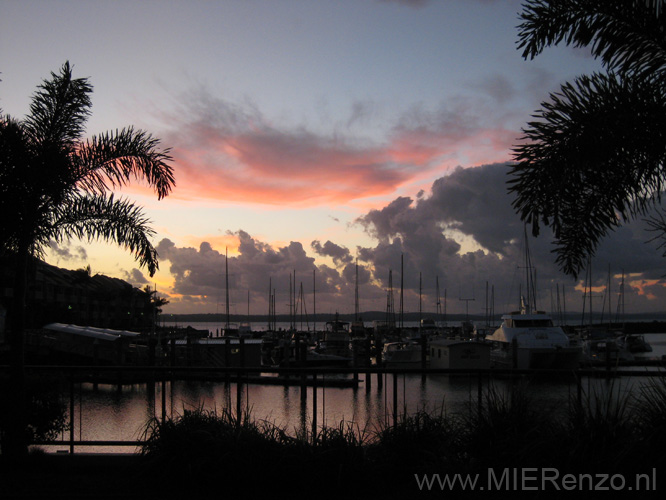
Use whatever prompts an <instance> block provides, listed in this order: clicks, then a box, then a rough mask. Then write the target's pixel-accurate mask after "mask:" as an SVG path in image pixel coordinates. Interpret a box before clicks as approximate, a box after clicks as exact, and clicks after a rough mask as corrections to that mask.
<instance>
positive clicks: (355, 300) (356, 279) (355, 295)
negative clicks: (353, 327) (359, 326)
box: [354, 259, 359, 321]
mask: <svg viewBox="0 0 666 500" xmlns="http://www.w3.org/2000/svg"><path fill="white" fill-rule="evenodd" d="M358 317H359V310H358V259H356V278H355V282H354V320H356V321H358Z"/></svg>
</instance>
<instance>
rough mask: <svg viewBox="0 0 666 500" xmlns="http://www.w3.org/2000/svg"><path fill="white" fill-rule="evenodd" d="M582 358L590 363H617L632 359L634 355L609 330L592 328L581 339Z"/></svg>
mask: <svg viewBox="0 0 666 500" xmlns="http://www.w3.org/2000/svg"><path fill="white" fill-rule="evenodd" d="M583 360H584V362H585V363H587V364H590V365H596V364H602V363H611V364H617V363H618V362H623V363H626V362H630V361H633V360H634V355H633V354H632V353H631V352H629V351H628V350H627V349H626V348H625V346H624V345H623V344H621V343H620V342H618V339H617V338H616V337H615V336H614V335H613V334H612V333H611V332H607V331H605V330H592V331H590V332H587V334H586V335H585V338H584V340H583Z"/></svg>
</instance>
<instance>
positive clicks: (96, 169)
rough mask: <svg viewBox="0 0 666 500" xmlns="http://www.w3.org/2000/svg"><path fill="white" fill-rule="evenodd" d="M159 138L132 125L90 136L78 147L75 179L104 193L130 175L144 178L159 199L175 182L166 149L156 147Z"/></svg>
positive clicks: (89, 189) (87, 187) (130, 177)
mask: <svg viewBox="0 0 666 500" xmlns="http://www.w3.org/2000/svg"><path fill="white" fill-rule="evenodd" d="M158 146H159V140H158V139H155V138H154V137H153V136H152V135H150V134H148V133H147V132H144V131H142V130H135V129H134V128H133V127H129V128H125V129H122V130H120V131H119V130H116V131H115V132H114V133H106V134H102V135H100V136H93V137H92V138H91V139H90V140H88V141H86V142H85V143H84V144H82V145H81V147H80V148H79V150H78V152H77V155H76V158H75V161H76V163H77V168H78V172H77V180H78V184H79V186H80V187H82V188H83V189H85V190H87V191H91V192H97V193H100V194H103V193H105V192H106V191H107V190H108V189H109V188H113V187H120V186H124V185H125V184H127V183H129V182H130V180H131V179H132V178H135V179H143V180H145V181H147V182H148V184H149V185H150V186H151V187H153V188H154V189H155V191H156V192H157V194H158V197H159V198H160V199H161V198H163V197H165V196H167V195H168V194H169V193H170V192H171V189H172V188H173V186H174V185H175V178H174V175H173V168H172V167H171V165H169V163H168V162H169V161H171V159H172V158H171V156H170V155H169V149H165V150H159V149H158Z"/></svg>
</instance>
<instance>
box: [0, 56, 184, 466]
mask: <svg viewBox="0 0 666 500" xmlns="http://www.w3.org/2000/svg"><path fill="white" fill-rule="evenodd" d="M92 90H93V88H92V86H91V85H90V83H89V82H88V79H87V78H78V79H75V78H73V77H72V67H71V66H70V64H69V62H66V63H65V64H64V65H63V66H62V67H61V68H60V71H59V72H58V73H51V77H50V79H48V80H44V81H43V82H42V83H41V85H39V86H38V87H37V91H36V93H35V94H34V95H33V97H32V102H31V105H30V113H29V114H28V115H27V116H26V117H25V118H24V119H23V120H16V119H14V118H13V117H11V116H8V115H5V114H4V113H0V214H2V215H1V216H0V217H1V218H0V252H2V253H5V254H11V255H13V256H15V257H16V266H15V279H14V303H13V306H12V307H11V309H10V316H11V318H10V327H11V365H12V377H13V378H14V384H13V385H15V386H16V394H15V397H16V398H17V400H18V401H17V402H16V404H17V413H20V412H19V411H18V410H19V408H21V407H22V404H21V398H24V394H23V392H22V391H23V379H24V378H23V362H24V361H23V358H24V317H25V295H26V288H27V285H26V279H27V269H28V263H29V261H30V259H31V257H32V256H41V255H42V253H43V249H44V248H45V247H46V246H47V245H48V242H49V241H50V240H55V241H63V240H66V239H69V238H71V237H77V238H82V239H85V240H88V241H92V240H98V239H103V240H106V241H111V242H115V243H117V244H119V245H121V246H122V247H124V248H126V249H128V250H129V251H130V252H131V253H133V254H134V256H135V258H136V259H137V260H138V261H139V264H140V265H141V266H145V267H147V268H148V271H149V273H150V275H151V276H152V275H153V274H154V273H155V271H156V270H157V268H158V260H157V252H156V250H155V248H154V247H153V245H152V243H151V242H150V237H151V236H152V235H153V234H154V232H153V230H152V229H151V228H150V221H149V220H148V219H147V218H146V217H145V215H144V214H143V212H142V210H141V208H140V207H137V206H135V205H134V204H133V203H132V202H130V201H128V200H125V199H117V198H115V197H114V195H113V193H112V192H111V190H112V189H113V188H116V187H120V186H123V185H126V184H128V183H129V182H130V181H132V180H135V179H140V180H143V181H144V182H146V183H147V184H148V186H150V187H151V188H152V189H153V190H154V191H155V192H156V193H157V196H158V198H159V199H161V198H163V197H165V196H167V195H168V194H169V193H170V192H171V190H172V188H173V187H174V186H175V180H174V175H173V169H172V167H171V166H170V164H169V162H170V161H171V159H172V158H171V157H170V155H169V150H168V149H166V150H160V149H159V140H158V139H155V138H153V137H152V136H151V135H150V134H148V133H146V132H144V131H141V130H135V129H134V128H132V127H129V128H125V129H122V130H116V131H115V132H108V133H104V134H102V135H99V136H93V137H91V138H89V139H84V138H83V136H84V132H85V125H86V121H87V119H88V117H89V116H90V114H91V110H90V109H91V104H92V103H91V100H90V94H91V93H92ZM14 424H15V425H16V426H19V427H20V426H21V425H23V426H24V424H25V421H24V419H23V416H22V415H20V414H18V415H17V417H16V422H14ZM12 431H13V432H9V433H7V435H8V437H9V440H8V443H6V444H7V447H6V448H5V447H3V448H5V449H3V451H9V452H17V453H24V452H25V450H26V448H25V442H24V440H23V439H22V435H21V434H22V433H21V429H20V428H19V429H16V428H15V429H12ZM8 448H9V449H8Z"/></svg>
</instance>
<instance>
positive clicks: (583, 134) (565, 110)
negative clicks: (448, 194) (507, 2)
mask: <svg viewBox="0 0 666 500" xmlns="http://www.w3.org/2000/svg"><path fill="white" fill-rule="evenodd" d="M663 7H664V2H663V0H631V1H627V0H529V1H527V2H525V3H524V4H523V10H522V12H521V14H520V17H521V19H522V24H520V26H519V44H518V47H519V48H520V49H523V54H522V55H523V57H524V58H525V59H527V58H530V59H533V58H534V57H536V56H537V55H539V54H541V52H542V51H543V50H544V49H545V48H546V47H548V46H551V45H558V44H560V43H565V44H566V45H571V46H574V47H588V46H589V47H590V48H591V51H592V54H593V56H594V57H595V58H600V60H601V62H602V63H603V66H604V69H605V70H606V73H595V74H592V75H584V76H580V77H578V78H576V79H575V81H574V82H573V83H566V84H564V85H562V86H561V88H560V91H559V92H557V93H553V94H551V95H550V101H548V102H543V103H542V104H541V105H542V107H543V109H541V110H539V111H537V112H536V114H535V115H534V118H536V120H535V121H531V122H529V123H528V127H527V129H524V130H523V132H524V137H523V141H521V142H522V144H520V145H518V146H516V147H515V149H514V156H515V159H516V162H517V163H516V164H515V165H514V166H513V167H512V168H511V170H510V172H509V175H510V176H511V178H510V180H509V181H508V184H509V192H511V193H513V194H515V198H514V201H513V207H514V208H515V210H516V212H517V213H518V214H519V215H520V216H521V218H522V219H523V220H524V221H525V222H526V223H528V224H531V226H532V232H533V234H534V235H535V236H536V235H538V234H539V230H540V225H541V224H543V225H546V226H550V227H551V229H552V230H553V233H554V236H555V249H554V252H555V254H556V256H557V257H556V261H557V263H558V265H559V266H560V268H561V269H562V270H563V271H564V272H566V273H568V274H570V275H573V276H574V277H575V276H577V275H578V273H579V272H580V271H581V269H583V268H584V266H585V263H586V262H587V260H588V257H590V256H592V255H593V254H594V252H595V250H596V248H597V246H598V244H599V242H600V241H601V240H602V239H603V238H604V237H605V236H606V235H607V234H608V232H609V231H612V230H614V229H615V228H616V227H618V226H619V225H620V224H621V223H623V222H627V221H629V220H631V219H634V218H636V217H640V216H648V215H650V213H651V212H652V213H657V215H652V216H651V217H650V219H649V222H650V225H651V227H652V229H653V230H656V231H657V233H658V234H657V236H655V237H654V238H653V239H657V240H659V239H663V235H664V234H666V224H665V223H664V222H665V221H664V218H663V216H662V215H661V212H660V210H663V209H662V208H661V207H660V203H661V193H662V191H663V189H664V183H665V181H666V171H665V159H666V79H665V76H666V18H665V17H664V11H663ZM653 211H654V212H653ZM660 234H661V235H660ZM665 254H666V253H665Z"/></svg>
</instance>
